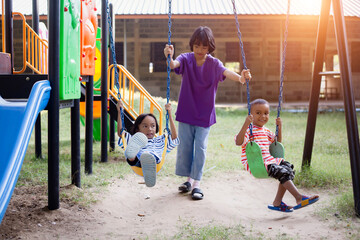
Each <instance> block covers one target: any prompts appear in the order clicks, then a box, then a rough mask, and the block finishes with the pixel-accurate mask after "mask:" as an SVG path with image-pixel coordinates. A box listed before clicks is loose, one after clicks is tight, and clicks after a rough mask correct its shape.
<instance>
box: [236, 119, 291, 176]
mask: <svg viewBox="0 0 360 240" xmlns="http://www.w3.org/2000/svg"><path fill="white" fill-rule="evenodd" d="M253 136H254V141H255V142H256V143H257V144H259V146H260V148H261V153H262V156H263V160H264V164H265V166H266V167H267V166H268V165H270V164H277V165H279V164H280V162H281V161H283V160H284V159H283V158H274V157H273V156H271V154H270V151H269V147H270V144H271V143H273V142H274V141H275V134H274V133H273V132H271V131H270V130H269V129H268V128H267V127H258V126H255V125H253ZM235 139H236V136H235ZM249 142H250V129H249V128H248V129H247V130H246V133H245V137H244V142H243V144H242V145H241V148H242V151H241V163H242V164H243V165H244V167H245V169H246V170H247V171H249V172H250V170H249V165H248V162H247V158H246V145H247V144H248V143H249Z"/></svg>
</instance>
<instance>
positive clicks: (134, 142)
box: [124, 132, 148, 159]
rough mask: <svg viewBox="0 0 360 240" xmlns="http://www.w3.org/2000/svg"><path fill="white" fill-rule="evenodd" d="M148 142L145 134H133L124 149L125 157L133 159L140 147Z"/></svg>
mask: <svg viewBox="0 0 360 240" xmlns="http://www.w3.org/2000/svg"><path fill="white" fill-rule="evenodd" d="M147 143H148V138H147V137H146V135H145V134H143V133H141V132H137V133H135V134H134V136H132V137H131V139H130V140H129V143H128V145H127V147H126V149H125V153H124V154H125V157H126V158H127V159H133V158H135V157H136V155H137V154H138V152H139V151H140V149H142V148H143V147H145V146H146V144H147Z"/></svg>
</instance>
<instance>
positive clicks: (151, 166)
mask: <svg viewBox="0 0 360 240" xmlns="http://www.w3.org/2000/svg"><path fill="white" fill-rule="evenodd" d="M140 162H141V168H142V171H143V175H144V180H145V184H146V186H148V187H153V186H155V183H156V159H155V157H154V156H153V155H151V154H150V153H143V154H142V155H141V157H140Z"/></svg>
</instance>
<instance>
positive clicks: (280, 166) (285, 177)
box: [235, 99, 319, 212]
mask: <svg viewBox="0 0 360 240" xmlns="http://www.w3.org/2000/svg"><path fill="white" fill-rule="evenodd" d="M250 106H251V109H250V114H249V115H248V116H247V118H246V119H245V122H244V124H243V126H242V128H241V129H240V132H239V133H238V134H237V135H236V137H235V143H236V145H238V146H241V147H242V154H241V163H242V164H243V165H244V167H245V169H246V170H247V171H250V169H249V165H248V162H247V157H246V152H245V148H246V145H247V144H248V143H249V142H250V129H249V126H250V124H251V123H252V124H253V130H252V134H253V139H254V141H255V142H256V143H257V144H258V145H259V146H260V148H261V153H262V156H263V161H264V165H265V167H266V170H267V172H268V175H269V176H270V177H273V178H275V179H278V180H279V181H280V183H279V187H278V190H277V194H276V196H275V199H274V201H273V204H272V205H269V206H268V208H269V209H271V210H276V211H282V212H292V211H293V209H299V208H301V207H304V206H307V205H309V204H312V203H314V202H316V201H317V200H319V196H318V195H313V196H305V195H302V194H301V193H300V192H299V190H298V189H297V188H296V186H295V185H294V183H293V181H292V180H293V179H294V176H295V171H294V170H293V168H294V165H292V164H291V163H289V162H287V161H285V160H284V159H283V158H274V157H273V156H271V154H270V151H269V146H270V144H271V143H273V142H274V141H275V134H274V133H273V132H271V131H270V130H269V129H268V128H267V127H265V124H266V123H267V122H268V121H269V115H270V107H269V103H268V102H267V101H266V100H264V99H256V100H254V101H252V102H251V103H250ZM276 125H277V126H278V136H277V141H278V142H281V138H282V136H281V129H282V121H281V118H280V117H279V118H277V119H276ZM286 190H288V191H289V192H290V193H291V194H292V195H293V196H294V198H295V200H296V204H297V205H296V206H294V207H291V206H287V205H286V204H285V203H284V202H283V201H282V199H283V197H284V194H285V192H286Z"/></svg>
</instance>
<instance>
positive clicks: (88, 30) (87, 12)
mask: <svg viewBox="0 0 360 240" xmlns="http://www.w3.org/2000/svg"><path fill="white" fill-rule="evenodd" d="M80 29H81V31H80V34H81V36H80V39H81V41H80V44H81V53H80V55H81V56H80V58H81V69H80V72H81V75H94V74H95V61H96V30H97V15H96V6H95V0H83V1H81V26H80Z"/></svg>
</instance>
